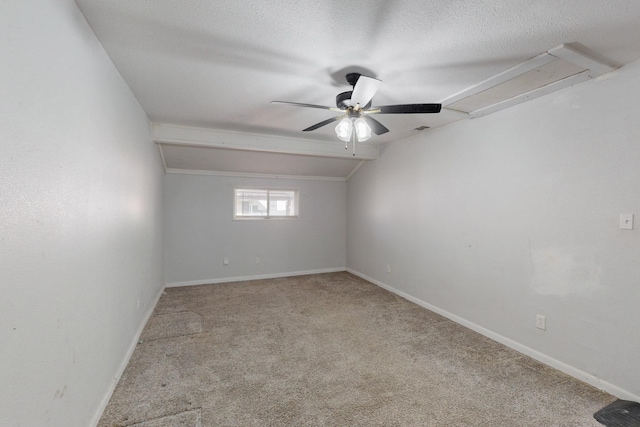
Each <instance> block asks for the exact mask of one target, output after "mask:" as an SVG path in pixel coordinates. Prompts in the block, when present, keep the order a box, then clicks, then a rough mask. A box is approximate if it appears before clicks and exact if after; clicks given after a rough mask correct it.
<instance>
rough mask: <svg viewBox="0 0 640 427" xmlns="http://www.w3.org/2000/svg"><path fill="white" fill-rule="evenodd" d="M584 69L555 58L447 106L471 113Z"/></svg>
mask: <svg viewBox="0 0 640 427" xmlns="http://www.w3.org/2000/svg"><path fill="white" fill-rule="evenodd" d="M584 71H587V70H586V69H585V68H584V67H580V66H578V65H574V64H572V63H570V62H565V61H563V60H561V59H556V60H554V61H551V62H549V63H547V64H545V65H542V66H540V67H538V68H536V69H534V70H531V71H528V72H526V73H524V74H520V75H518V76H516V77H514V78H512V79H510V80H507V81H506V82H504V83H501V84H498V85H496V86H493V87H490V88H489V89H487V90H484V91H482V92H480V93H477V94H475V95H472V96H469V97H468V98H464V99H461V100H460V101H457V102H454V103H453V104H449V105H447V108H451V109H454V110H458V111H464V112H465V113H472V112H473V111H476V110H480V109H482V108H486V107H488V106H491V105H495V104H497V103H499V102H502V101H504V100H507V99H511V98H514V97H516V96H518V95H521V94H523V93H527V92H530V91H532V90H535V89H539V88H541V87H543V86H546V85H549V84H551V83H554V82H557V81H559V80H562V79H565V78H567V77H570V76H573V75H575V74H579V73H582V72H584Z"/></svg>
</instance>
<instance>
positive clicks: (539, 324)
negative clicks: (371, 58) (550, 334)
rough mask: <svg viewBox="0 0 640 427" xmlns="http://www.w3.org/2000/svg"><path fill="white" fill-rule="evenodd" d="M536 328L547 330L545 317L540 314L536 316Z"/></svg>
mask: <svg viewBox="0 0 640 427" xmlns="http://www.w3.org/2000/svg"><path fill="white" fill-rule="evenodd" d="M536 328H538V329H542V330H543V331H546V330H547V317H546V316H543V315H542V314H536Z"/></svg>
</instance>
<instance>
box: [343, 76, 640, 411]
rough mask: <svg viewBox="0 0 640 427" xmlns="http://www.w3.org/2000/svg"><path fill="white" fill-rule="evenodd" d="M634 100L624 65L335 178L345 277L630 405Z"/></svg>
mask: <svg viewBox="0 0 640 427" xmlns="http://www.w3.org/2000/svg"><path fill="white" fill-rule="evenodd" d="M638 99H640V63H633V64H631V65H628V66H626V67H624V68H623V69H620V70H618V71H616V72H614V73H612V74H610V75H606V76H603V77H601V78H600V79H598V80H595V81H590V82H587V83H583V84H581V85H579V86H575V87H572V88H569V89H566V90H564V91H562V92H559V93H555V94H552V95H550V96H546V97H544V98H540V99H537V100H534V101H531V102H528V103H526V104H521V105H519V106H516V107H513V108H511V109H508V110H504V111H502V112H498V113H495V114H492V115H489V116H487V117H484V118H480V119H473V120H468V121H464V122H459V123H456V124H453V125H450V126H447V127H443V128H437V129H433V130H430V131H428V132H426V133H423V134H421V135H418V136H416V137H413V138H411V139H407V140H403V141H398V142H395V143H392V144H390V145H389V146H388V147H387V149H386V150H385V151H384V153H383V154H382V156H381V158H380V159H379V160H377V161H374V162H369V163H367V164H366V165H364V166H363V167H362V168H360V170H359V171H358V173H357V174H356V175H355V176H354V177H352V179H351V180H350V181H349V185H348V207H347V212H348V221H347V225H348V238H347V242H348V243H347V267H348V268H349V269H350V270H351V271H354V272H356V273H358V274H360V275H362V276H365V277H368V278H371V279H372V280H374V281H376V282H377V283H378V284H381V285H383V286H387V287H389V288H393V289H394V290H396V291H397V292H400V293H402V294H404V295H406V296H407V297H409V298H411V299H413V300H414V301H417V302H419V303H421V304H423V305H425V306H427V307H430V308H433V309H435V310H437V311H439V312H441V313H443V314H445V315H447V316H449V317H451V318H454V319H456V320H457V321H460V322H461V323H463V324H466V325H467V326H470V327H472V328H474V329H476V330H478V331H481V332H482V333H485V334H487V335H489V336H491V337H493V338H495V339H498V340H500V341H502V342H504V343H506V344H508V345H511V346H513V347H515V348H517V349H519V350H521V351H524V352H525V353H528V354H530V355H532V356H534V357H537V358H539V359H540V360H543V361H545V362H547V363H549V364H552V365H553V366H556V367H558V368H560V369H563V370H565V371H566V372H570V373H571V374H572V375H575V376H577V377H579V378H582V379H584V380H586V381H588V382H590V383H592V384H594V385H596V386H599V387H604V388H606V389H607V390H609V391H611V392H613V393H615V394H617V395H618V396H620V397H626V398H635V399H636V400H637V399H639V396H640V369H638V364H637V362H638V355H639V354H640V340H639V339H638V338H637V337H638V332H637V325H639V324H640V310H639V309H638V302H639V301H640V282H639V281H640V262H638V260H639V259H640V223H638V224H636V229H635V230H632V231H626V230H620V229H619V215H620V214H621V213H623V212H624V213H626V212H629V213H635V214H636V221H640V217H638V214H640V139H639V138H640V108H638ZM387 265H389V266H390V267H391V272H390V273H387V271H386V266H387ZM536 314H543V315H546V318H547V330H546V331H541V330H539V329H536V328H535V316H536Z"/></svg>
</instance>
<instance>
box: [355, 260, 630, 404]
mask: <svg viewBox="0 0 640 427" xmlns="http://www.w3.org/2000/svg"><path fill="white" fill-rule="evenodd" d="M346 271H347V272H349V273H351V274H354V275H356V276H358V277H361V278H363V279H364V280H367V281H369V282H371V283H373V284H375V285H378V286H380V287H381V288H384V289H386V290H388V291H390V292H393V293H394V294H396V295H399V296H401V297H402V298H405V299H407V300H409V301H411V302H413V303H415V304H418V305H419V306H422V307H424V308H426V309H427V310H431V311H433V312H435V313H438V314H440V315H442V316H444V317H446V318H448V319H450V320H453V321H454V322H456V323H459V324H461V325H462V326H465V327H467V328H469V329H471V330H473V331H476V332H478V333H480V334H482V335H484V336H485V337H487V338H491V339H492V340H494V341H497V342H499V343H500V344H503V345H506V346H507V347H510V348H512V349H514V350H516V351H518V352H520V353H522V354H525V355H527V356H529V357H531V358H533V359H536V360H537V361H539V362H542V363H544V364H545V365H548V366H551V367H552V368H555V369H557V370H559V371H562V372H564V373H565V374H567V375H570V376H572V377H574V378H577V379H579V380H580V381H583V382H585V383H587V384H589V385H591V386H593V387H595V388H597V389H599V390H603V391H605V392H607V393H609V394H612V395H614V396H616V397H617V398H619V399H624V400H631V401H635V402H640V396H637V395H635V394H633V393H631V392H629V391H627V390H624V389H622V388H620V387H618V386H616V385H614V384H611V383H609V382H607V381H604V380H602V379H600V378H598V377H596V376H595V375H592V374H590V373H588V372H585V371H583V370H581V369H578V368H576V367H574V366H571V365H568V364H566V363H564V362H561V361H559V360H557V359H554V358H553V357H550V356H548V355H546V354H544V353H540V352H539V351H537V350H534V349H532V348H531V347H527V346H525V345H523V344H521V343H519V342H517V341H514V340H512V339H510V338H506V337H504V336H502V335H500V334H497V333H496V332H493V331H491V330H489V329H486V328H483V327H482V326H480V325H477V324H475V323H473V322H470V321H468V320H466V319H463V318H462V317H460V316H457V315H455V314H453V313H450V312H448V311H446V310H443V309H441V308H438V307H436V306H433V305H431V304H429V303H427V302H425V301H422V300H421V299H418V298H416V297H414V296H411V295H409V294H407V293H405V292H402V291H400V290H398V289H395V288H394V287H392V286H389V285H387V284H385V283H382V282H380V281H378V280H375V279H373V278H371V277H368V276H367V275H365V274H362V273H360V272H358V271H355V270H353V269H351V268H347V269H346Z"/></svg>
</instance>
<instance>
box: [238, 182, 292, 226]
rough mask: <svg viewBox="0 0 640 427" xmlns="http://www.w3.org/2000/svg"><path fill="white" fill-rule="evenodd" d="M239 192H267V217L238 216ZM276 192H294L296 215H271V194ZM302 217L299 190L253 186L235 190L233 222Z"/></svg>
mask: <svg viewBox="0 0 640 427" xmlns="http://www.w3.org/2000/svg"><path fill="white" fill-rule="evenodd" d="M238 190H255V191H266V192H267V215H238V212H237V211H236V207H237V205H236V194H237V192H238ZM276 191H293V194H294V196H293V203H294V204H295V212H296V214H295V215H276V216H270V215H269V211H268V210H269V205H270V203H269V202H270V200H269V196H270V194H271V192H276ZM299 217H300V190H299V189H298V188H273V187H253V186H242V187H234V189H233V220H234V221H235V220H238V221H245V220H250V221H253V220H261V219H276V220H278V219H298V218H299Z"/></svg>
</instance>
